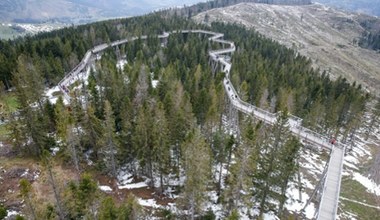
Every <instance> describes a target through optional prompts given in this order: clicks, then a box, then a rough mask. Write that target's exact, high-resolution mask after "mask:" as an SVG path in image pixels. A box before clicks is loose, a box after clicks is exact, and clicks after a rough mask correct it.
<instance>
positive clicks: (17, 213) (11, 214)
mask: <svg viewBox="0 0 380 220" xmlns="http://www.w3.org/2000/svg"><path fill="white" fill-rule="evenodd" d="M15 215H20V213H19V212H17V211H14V210H8V211H7V218H10V217H12V216H15Z"/></svg>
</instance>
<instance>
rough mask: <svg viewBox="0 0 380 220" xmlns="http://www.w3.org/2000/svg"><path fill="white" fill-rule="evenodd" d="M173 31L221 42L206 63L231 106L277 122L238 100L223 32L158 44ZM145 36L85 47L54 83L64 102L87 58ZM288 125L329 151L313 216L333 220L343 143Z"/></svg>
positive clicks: (297, 122)
mask: <svg viewBox="0 0 380 220" xmlns="http://www.w3.org/2000/svg"><path fill="white" fill-rule="evenodd" d="M175 33H182V34H190V33H196V34H204V35H211V37H209V38H208V40H209V41H211V42H214V43H219V44H222V46H223V47H226V46H227V47H226V48H222V49H218V50H211V51H209V52H208V54H209V58H210V60H209V61H210V62H209V63H210V65H211V69H212V72H213V74H215V73H216V72H217V71H218V68H219V69H220V71H221V72H224V73H225V78H224V80H223V85H224V89H225V92H226V94H227V96H228V98H229V101H230V102H231V104H232V106H233V108H235V109H237V110H238V111H241V112H243V113H244V114H247V115H249V116H252V117H255V118H257V119H259V120H261V121H263V122H265V123H267V124H270V125H274V124H275V123H276V122H277V118H278V114H279V113H271V112H268V111H266V110H264V109H260V108H258V107H256V106H254V105H252V104H249V103H247V102H244V101H243V100H241V99H240V97H239V95H238V93H237V92H236V90H235V88H234V86H233V85H232V83H231V81H230V71H231V67H232V63H231V61H230V59H228V58H227V57H228V56H231V55H232V54H233V53H234V52H235V50H236V47H235V44H234V42H232V41H228V40H223V39H222V38H223V37H224V34H222V33H216V32H212V31H206V30H180V31H172V32H164V33H163V34H161V35H157V38H158V39H160V40H161V42H162V43H166V42H167V40H168V38H169V36H170V35H171V34H175ZM147 38H148V37H147V36H140V37H133V38H129V39H122V40H117V41H114V42H111V43H108V44H101V45H98V46H95V47H94V48H92V49H90V50H88V51H87V52H86V54H85V56H84V57H83V59H82V61H81V62H80V63H79V64H78V65H77V66H76V67H75V68H74V69H72V70H71V71H70V72H69V73H68V74H67V75H66V76H65V77H64V78H63V79H62V80H61V81H60V82H59V83H58V87H59V88H60V90H61V91H62V93H63V94H64V97H65V99H66V100H67V101H70V99H71V97H70V91H69V89H68V88H69V86H70V85H71V84H73V83H74V82H76V81H77V80H79V79H80V78H81V77H80V74H83V72H84V71H86V70H87V69H88V68H89V66H90V65H89V64H90V62H91V59H93V56H95V55H96V54H98V53H100V52H103V51H104V50H106V49H108V48H112V47H117V46H119V45H122V44H126V43H128V42H132V41H135V40H137V39H142V40H145V39H147ZM288 128H289V130H290V131H291V132H292V134H293V135H295V136H297V137H299V138H300V139H301V140H304V141H306V142H308V143H310V144H312V145H314V146H318V147H322V148H325V149H328V150H331V154H330V160H329V163H328V166H327V170H326V172H325V173H326V175H325V176H324V177H322V178H324V179H325V181H324V185H323V190H322V197H321V201H320V205H319V210H318V217H317V219H320V220H332V219H335V218H336V214H337V208H338V202H339V193H340V184H341V176H342V171H343V160H344V154H345V149H346V146H345V145H344V144H342V143H335V144H333V143H331V141H330V139H329V138H328V137H326V136H323V135H321V134H319V133H317V132H314V131H312V130H310V129H308V128H305V127H303V126H302V119H301V118H298V117H296V116H293V115H288Z"/></svg>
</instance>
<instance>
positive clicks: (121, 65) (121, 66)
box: [116, 59, 128, 71]
mask: <svg viewBox="0 0 380 220" xmlns="http://www.w3.org/2000/svg"><path fill="white" fill-rule="evenodd" d="M126 64H128V61H127V60H126V59H121V60H118V61H117V63H116V67H117V68H118V69H119V70H121V71H124V66H125V65H126Z"/></svg>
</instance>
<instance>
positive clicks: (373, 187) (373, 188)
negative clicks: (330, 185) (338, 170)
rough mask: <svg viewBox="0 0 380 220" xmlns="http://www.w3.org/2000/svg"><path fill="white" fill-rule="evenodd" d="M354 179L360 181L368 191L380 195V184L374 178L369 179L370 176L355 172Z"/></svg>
mask: <svg viewBox="0 0 380 220" xmlns="http://www.w3.org/2000/svg"><path fill="white" fill-rule="evenodd" d="M353 179H354V180H356V181H358V182H359V183H360V184H362V185H363V186H364V187H365V188H367V191H368V192H370V193H374V194H376V195H377V196H379V195H380V186H379V185H377V184H376V183H375V182H373V181H372V180H370V179H368V177H365V176H363V175H361V174H360V173H353Z"/></svg>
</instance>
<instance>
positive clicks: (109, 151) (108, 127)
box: [101, 100, 119, 177]
mask: <svg viewBox="0 0 380 220" xmlns="http://www.w3.org/2000/svg"><path fill="white" fill-rule="evenodd" d="M103 127H104V133H103V137H102V140H101V143H102V145H103V146H102V149H101V151H102V153H103V155H104V158H103V160H104V161H106V166H109V167H107V170H108V171H109V172H110V173H111V175H112V176H113V177H116V176H117V161H116V155H117V154H118V148H119V146H118V142H117V140H116V138H115V119H114V116H113V112H112V109H111V104H110V103H109V102H108V100H106V102H105V104H104V126H103Z"/></svg>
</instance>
